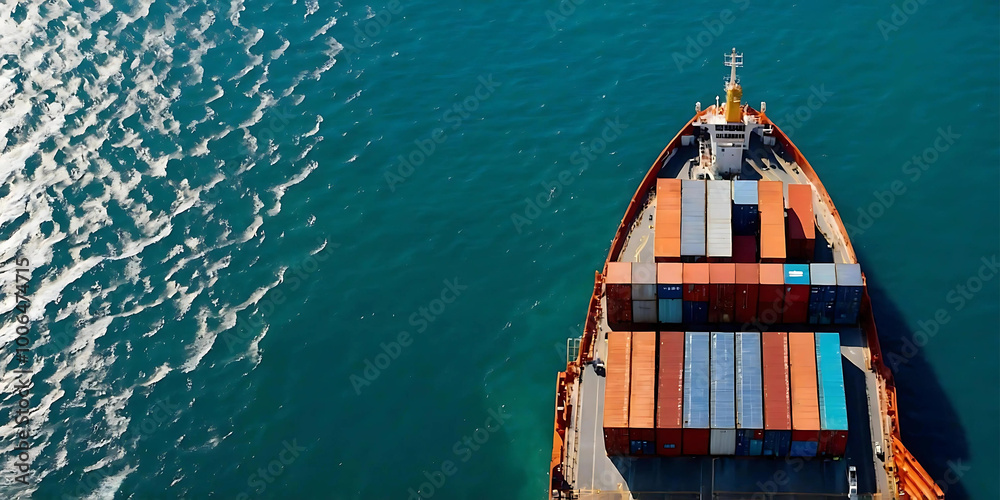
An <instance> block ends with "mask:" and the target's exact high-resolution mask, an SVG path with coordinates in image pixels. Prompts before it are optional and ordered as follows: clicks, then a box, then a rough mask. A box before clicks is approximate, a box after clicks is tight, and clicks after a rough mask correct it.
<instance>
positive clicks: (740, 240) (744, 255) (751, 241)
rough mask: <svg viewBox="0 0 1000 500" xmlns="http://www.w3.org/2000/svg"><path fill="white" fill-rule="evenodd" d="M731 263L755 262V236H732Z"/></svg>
mask: <svg viewBox="0 0 1000 500" xmlns="http://www.w3.org/2000/svg"><path fill="white" fill-rule="evenodd" d="M733 262H757V237H756V236H733Z"/></svg>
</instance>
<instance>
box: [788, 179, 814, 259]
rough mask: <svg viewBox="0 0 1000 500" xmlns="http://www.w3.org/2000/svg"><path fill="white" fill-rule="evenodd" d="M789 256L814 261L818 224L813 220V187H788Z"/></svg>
mask: <svg viewBox="0 0 1000 500" xmlns="http://www.w3.org/2000/svg"><path fill="white" fill-rule="evenodd" d="M787 220H788V255H789V257H793V258H796V259H803V260H812V257H813V252H814V251H815V242H816V222H815V219H814V218H813V207H812V186H811V185H809V184H789V185H788V218H787Z"/></svg>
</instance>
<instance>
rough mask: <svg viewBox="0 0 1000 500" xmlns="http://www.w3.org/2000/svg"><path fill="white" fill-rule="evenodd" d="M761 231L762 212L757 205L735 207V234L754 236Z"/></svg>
mask: <svg viewBox="0 0 1000 500" xmlns="http://www.w3.org/2000/svg"><path fill="white" fill-rule="evenodd" d="M758 229H760V210H758V208H757V205H733V234H735V235H737V236H752V235H755V234H757V230H758Z"/></svg>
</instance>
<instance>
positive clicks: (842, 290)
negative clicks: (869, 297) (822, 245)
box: [833, 264, 864, 325]
mask: <svg viewBox="0 0 1000 500" xmlns="http://www.w3.org/2000/svg"><path fill="white" fill-rule="evenodd" d="M863 287H864V281H863V280H862V278H861V265H860V264H837V302H836V305H835V306H834V321H833V322H834V323H836V324H838V325H853V324H855V323H857V322H858V312H859V311H860V310H861V296H862V295H863V294H864V290H863Z"/></svg>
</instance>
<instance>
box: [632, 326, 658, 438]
mask: <svg viewBox="0 0 1000 500" xmlns="http://www.w3.org/2000/svg"><path fill="white" fill-rule="evenodd" d="M630 390H631V395H630V396H629V413H628V437H629V440H631V441H649V442H651V443H652V442H654V441H656V430H655V429H656V418H655V414H656V332H635V333H633V334H632V380H631V382H630Z"/></svg>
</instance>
